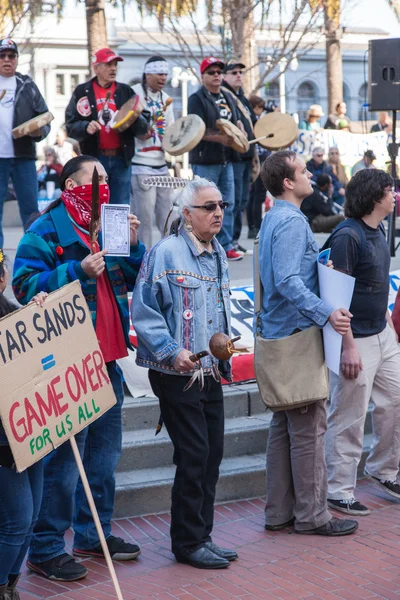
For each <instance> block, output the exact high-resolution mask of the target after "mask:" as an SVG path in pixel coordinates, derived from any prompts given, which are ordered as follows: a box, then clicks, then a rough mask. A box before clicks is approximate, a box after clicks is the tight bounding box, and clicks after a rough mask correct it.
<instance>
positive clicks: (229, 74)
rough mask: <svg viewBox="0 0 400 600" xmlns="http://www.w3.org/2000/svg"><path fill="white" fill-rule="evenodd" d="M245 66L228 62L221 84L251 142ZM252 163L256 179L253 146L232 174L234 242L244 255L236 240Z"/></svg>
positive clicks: (252, 117)
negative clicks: (244, 87)
mask: <svg viewBox="0 0 400 600" xmlns="http://www.w3.org/2000/svg"><path fill="white" fill-rule="evenodd" d="M245 68H246V66H245V65H244V64H243V63H240V62H237V61H229V62H228V63H227V64H226V65H225V67H224V69H223V72H224V81H223V87H222V90H223V91H224V92H228V93H229V94H231V96H232V98H233V100H234V102H235V104H236V106H237V108H238V116H239V119H240V122H241V123H242V125H243V128H244V131H245V132H246V135H247V139H249V140H254V130H253V125H254V124H255V123H256V121H257V116H256V114H255V112H254V110H253V107H252V105H251V104H250V102H249V100H248V99H247V98H246V96H245V95H244V90H243V87H242V84H243V71H244V69H245ZM253 164H254V168H255V173H254V174H255V177H254V178H253V180H254V179H256V178H257V176H258V174H259V172H260V161H259V160H258V156H257V153H256V148H255V144H253V145H251V146H250V148H249V149H248V151H247V152H244V153H243V154H241V155H240V161H239V162H234V163H233V173H234V177H235V208H234V219H235V220H234V226H233V243H234V247H235V250H239V251H241V252H246V249H245V248H243V247H242V246H239V238H240V234H241V231H242V215H243V211H244V210H246V207H247V204H248V202H249V196H250V179H251V174H252V166H253Z"/></svg>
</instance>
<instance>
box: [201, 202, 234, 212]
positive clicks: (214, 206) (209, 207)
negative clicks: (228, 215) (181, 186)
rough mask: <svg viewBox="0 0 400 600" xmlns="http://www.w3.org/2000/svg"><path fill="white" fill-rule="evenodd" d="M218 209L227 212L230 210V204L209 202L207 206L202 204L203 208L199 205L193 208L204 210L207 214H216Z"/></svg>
mask: <svg viewBox="0 0 400 600" xmlns="http://www.w3.org/2000/svg"><path fill="white" fill-rule="evenodd" d="M218 207H219V208H220V209H221V210H225V209H226V208H228V203H227V202H207V204H202V205H201V206H198V205H197V206H194V205H193V206H192V208H202V209H203V210H206V211H207V212H215V211H216V210H217V208H218Z"/></svg>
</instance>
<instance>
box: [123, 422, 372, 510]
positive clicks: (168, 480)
mask: <svg viewBox="0 0 400 600" xmlns="http://www.w3.org/2000/svg"><path fill="white" fill-rule="evenodd" d="M371 444H372V434H368V435H366V436H365V438H364V452H363V456H362V460H361V462H360V465H359V469H358V476H359V477H363V471H364V464H365V459H366V457H367V455H368V451H369V448H370V447H371ZM174 474H175V467H174V466H164V467H157V468H149V469H137V470H132V471H128V472H121V473H117V488H116V499H115V508H114V517H134V516H141V515H145V514H151V513H161V512H168V511H169V510H170V504H171V487H172V484H173V479H174ZM265 475H266V472H265V451H263V452H259V453H256V454H252V455H244V456H243V455H241V456H234V457H230V458H224V460H223V461H222V464H221V469H220V478H219V481H218V486H217V494H216V501H217V502H225V501H228V500H239V499H249V498H257V497H260V496H264V495H265V481H266V477H265Z"/></svg>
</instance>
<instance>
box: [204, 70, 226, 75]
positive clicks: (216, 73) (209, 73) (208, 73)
mask: <svg viewBox="0 0 400 600" xmlns="http://www.w3.org/2000/svg"><path fill="white" fill-rule="evenodd" d="M206 74H207V75H211V76H212V75H222V71H214V70H212V71H206Z"/></svg>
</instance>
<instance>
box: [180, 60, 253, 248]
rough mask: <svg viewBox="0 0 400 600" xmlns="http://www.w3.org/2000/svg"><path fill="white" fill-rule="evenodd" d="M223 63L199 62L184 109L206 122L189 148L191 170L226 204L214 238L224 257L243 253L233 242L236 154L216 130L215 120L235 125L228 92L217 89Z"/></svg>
mask: <svg viewBox="0 0 400 600" xmlns="http://www.w3.org/2000/svg"><path fill="white" fill-rule="evenodd" d="M224 66H225V65H224V63H223V62H222V61H221V60H219V59H217V58H214V57H213V56H209V57H208V58H205V59H204V60H203V61H202V63H201V65H200V73H201V81H202V83H203V85H202V87H201V88H200V89H199V90H197V92H195V93H194V94H192V95H191V96H190V98H189V103H188V113H189V114H195V115H198V116H199V117H201V118H202V119H203V121H204V122H205V124H206V133H205V135H204V137H203V139H202V140H201V142H200V143H199V144H198V145H197V146H196V147H195V148H194V149H193V150H192V151H191V152H190V163H191V165H192V169H193V173H194V174H195V175H198V176H199V177H204V178H205V179H208V180H209V181H213V182H214V183H215V184H216V185H217V187H218V189H219V190H220V192H221V194H222V197H223V200H224V202H225V203H226V205H227V207H226V209H225V213H224V219H223V223H222V229H221V232H220V233H219V234H218V240H219V242H220V244H221V246H222V247H223V248H224V250H225V252H226V256H227V258H228V260H240V259H241V258H243V253H242V252H238V251H237V250H235V249H234V246H233V227H234V214H233V211H234V207H235V181H234V173H233V164H232V163H234V162H239V161H240V155H239V153H238V152H236V150H234V149H233V148H232V147H231V138H230V137H229V136H228V135H226V134H225V133H221V132H220V131H218V128H217V125H216V122H217V121H218V120H219V119H221V118H222V119H226V120H228V121H230V122H231V123H233V124H234V125H236V124H237V123H238V115H237V109H236V106H235V103H234V101H233V99H232V97H231V96H230V95H229V94H228V92H224V91H223V90H221V85H222V70H223V68H224Z"/></svg>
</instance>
